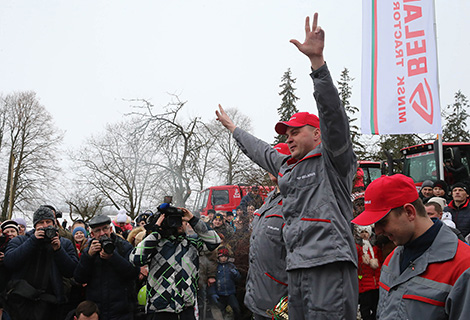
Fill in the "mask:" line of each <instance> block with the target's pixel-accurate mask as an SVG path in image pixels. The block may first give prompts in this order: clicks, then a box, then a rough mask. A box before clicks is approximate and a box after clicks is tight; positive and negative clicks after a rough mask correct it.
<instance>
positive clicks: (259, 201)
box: [240, 186, 263, 211]
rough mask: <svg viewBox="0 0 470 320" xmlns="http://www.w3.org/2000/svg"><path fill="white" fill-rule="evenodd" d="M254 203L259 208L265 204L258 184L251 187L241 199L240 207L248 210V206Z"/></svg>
mask: <svg viewBox="0 0 470 320" xmlns="http://www.w3.org/2000/svg"><path fill="white" fill-rule="evenodd" d="M250 205H252V206H253V207H254V208H255V209H258V208H259V207H261V206H262V205H263V198H261V196H260V195H259V188H258V187H257V186H253V187H251V190H250V192H248V193H247V194H246V195H245V196H243V198H242V200H241V201H240V207H241V208H242V209H243V210H244V211H246V210H247V208H248V206H250Z"/></svg>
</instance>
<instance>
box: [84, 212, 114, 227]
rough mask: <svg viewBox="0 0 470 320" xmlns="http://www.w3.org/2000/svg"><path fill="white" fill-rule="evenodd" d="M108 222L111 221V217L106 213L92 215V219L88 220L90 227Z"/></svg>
mask: <svg viewBox="0 0 470 320" xmlns="http://www.w3.org/2000/svg"><path fill="white" fill-rule="evenodd" d="M110 223H111V219H110V218H109V217H108V216H107V215H105V214H100V215H97V216H95V217H93V219H91V220H90V222H89V225H90V228H92V229H93V228H96V227H99V226H102V225H105V224H106V225H107V224H110Z"/></svg>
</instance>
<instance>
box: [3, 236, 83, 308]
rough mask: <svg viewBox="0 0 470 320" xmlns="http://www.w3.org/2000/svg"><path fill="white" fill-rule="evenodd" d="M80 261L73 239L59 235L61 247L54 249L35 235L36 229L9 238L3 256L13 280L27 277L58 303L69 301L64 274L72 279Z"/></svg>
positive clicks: (33, 284) (34, 285)
mask: <svg viewBox="0 0 470 320" xmlns="http://www.w3.org/2000/svg"><path fill="white" fill-rule="evenodd" d="M77 262H78V257H77V251H76V249H75V246H74V245H73V244H72V242H71V241H70V240H68V239H66V238H62V237H60V249H59V250H57V251H53V250H52V247H51V245H50V243H48V242H47V241H45V240H42V239H37V238H36V237H35V236H34V229H33V230H31V231H29V232H27V233H26V234H25V235H24V236H18V237H16V238H13V239H12V240H10V242H9V243H8V246H7V248H6V251H5V258H4V264H5V266H6V267H7V268H8V269H9V270H10V272H11V279H25V280H27V281H28V283H29V284H30V285H32V286H33V287H35V288H36V289H43V290H46V292H47V293H50V294H53V295H54V296H55V297H56V299H57V302H58V303H63V302H65V300H66V299H65V292H64V286H63V282H62V277H64V278H71V277H72V276H73V272H74V270H75V267H76V265H77Z"/></svg>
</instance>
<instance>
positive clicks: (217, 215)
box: [212, 213, 224, 221]
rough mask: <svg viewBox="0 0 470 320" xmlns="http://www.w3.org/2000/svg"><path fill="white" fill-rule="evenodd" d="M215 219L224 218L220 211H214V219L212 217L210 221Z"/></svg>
mask: <svg viewBox="0 0 470 320" xmlns="http://www.w3.org/2000/svg"><path fill="white" fill-rule="evenodd" d="M216 219H220V220H222V221H223V220H224V215H223V214H222V213H216V214H215V216H214V219H212V221H214V220H216Z"/></svg>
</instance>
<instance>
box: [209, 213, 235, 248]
mask: <svg viewBox="0 0 470 320" xmlns="http://www.w3.org/2000/svg"><path fill="white" fill-rule="evenodd" d="M212 228H213V229H214V231H215V232H217V234H218V235H219V236H220V238H222V240H224V241H228V240H229V239H230V238H231V237H232V236H233V232H234V230H233V228H231V227H230V226H229V225H227V224H226V223H225V218H224V216H223V215H222V214H221V213H216V214H215V216H214V219H212Z"/></svg>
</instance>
